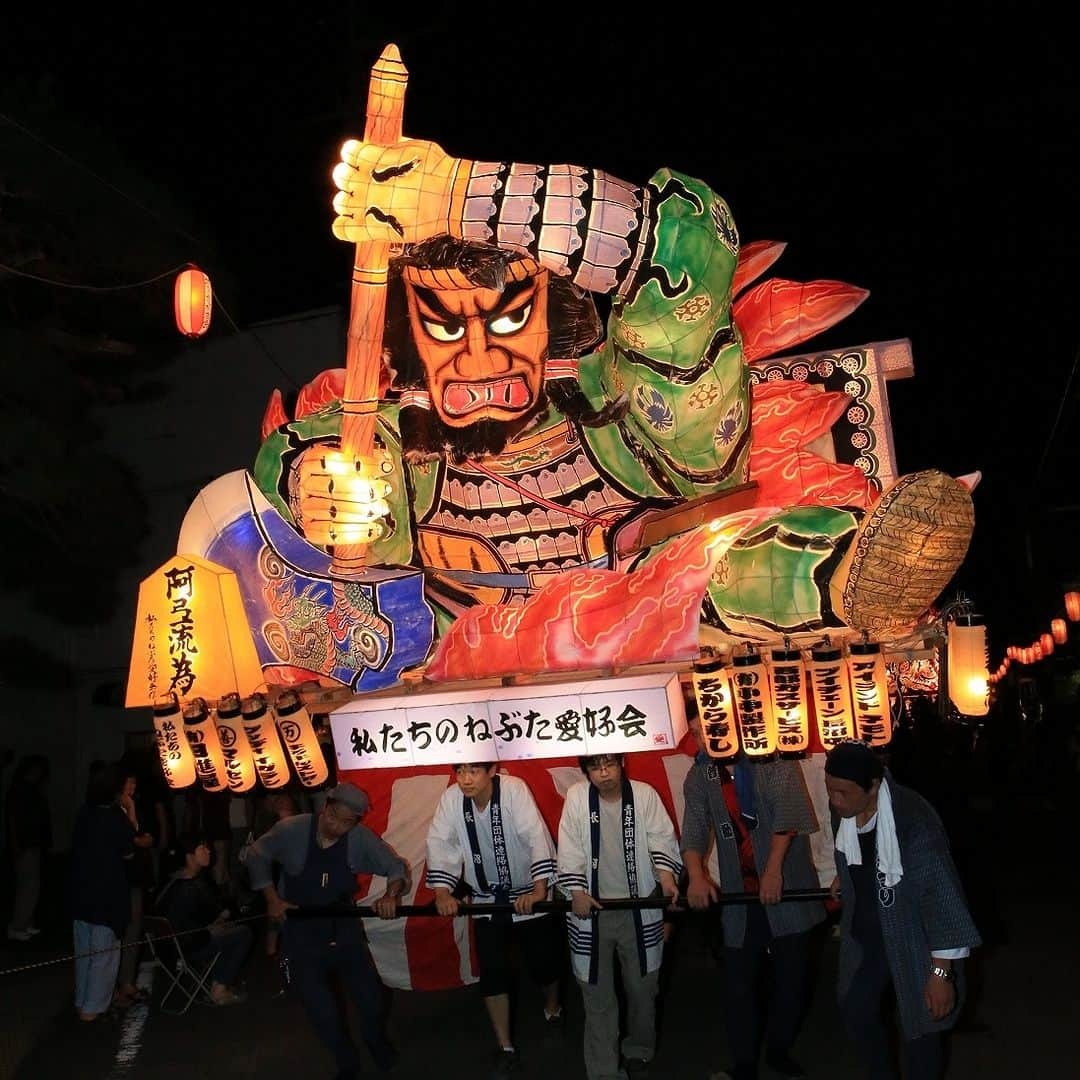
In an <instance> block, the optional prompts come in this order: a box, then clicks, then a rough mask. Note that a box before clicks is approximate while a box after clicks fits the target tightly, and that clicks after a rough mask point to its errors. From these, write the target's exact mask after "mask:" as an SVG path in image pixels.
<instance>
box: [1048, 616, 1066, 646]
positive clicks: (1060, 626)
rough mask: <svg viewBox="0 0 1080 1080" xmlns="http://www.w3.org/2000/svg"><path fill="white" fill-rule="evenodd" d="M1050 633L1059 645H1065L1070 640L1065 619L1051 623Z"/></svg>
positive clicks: (1054, 620)
mask: <svg viewBox="0 0 1080 1080" xmlns="http://www.w3.org/2000/svg"><path fill="white" fill-rule="evenodd" d="M1050 632H1051V633H1052V634H1053V635H1054V640H1055V641H1056V642H1057V643H1058V644H1059V645H1064V644H1065V642H1066V641H1068V640H1069V630H1068V627H1067V626H1066V625H1065V620H1064V619H1053V620H1051V622H1050Z"/></svg>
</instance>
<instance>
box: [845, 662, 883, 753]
mask: <svg viewBox="0 0 1080 1080" xmlns="http://www.w3.org/2000/svg"><path fill="white" fill-rule="evenodd" d="M847 667H848V674H849V675H850V676H851V701H852V705H853V707H854V711H855V732H856V737H857V738H859V739H862V741H863V742H865V743H866V744H867V745H868V746H886V745H888V743H889V741H890V740H891V739H892V715H891V713H890V712H889V676H888V672H887V671H886V670H885V657H884V656H882V655H881V646H880V645H879V644H878V643H877V642H875V641H865V642H854V643H852V644H851V645H850V646H849V648H848V659H847Z"/></svg>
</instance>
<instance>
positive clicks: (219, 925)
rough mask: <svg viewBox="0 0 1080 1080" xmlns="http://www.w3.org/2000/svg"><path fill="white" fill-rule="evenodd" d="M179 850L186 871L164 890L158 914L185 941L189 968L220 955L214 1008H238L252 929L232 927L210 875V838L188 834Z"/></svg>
mask: <svg viewBox="0 0 1080 1080" xmlns="http://www.w3.org/2000/svg"><path fill="white" fill-rule="evenodd" d="M177 850H178V853H179V854H182V855H183V857H184V865H183V866H182V867H181V868H180V869H179V870H177V872H176V873H175V874H174V875H173V877H172V879H171V880H170V881H169V882H168V884H167V885H166V886H165V887H164V889H162V891H161V894H160V896H159V897H158V909H159V910H160V912H161V914H163V915H164V916H165V917H166V918H167V919H168V920H169V922H170V923H171V924H172V928H173V930H174V932H175V933H176V934H178V935H182V936H181V938H180V948H181V949H182V950H183V952H184V956H185V957H186V958H187V959H188V961H189V962H191V963H194V964H199V963H204V962H205V961H207V960H209V959H210V957H212V956H213V955H214V954H215V953H220V955H219V956H218V958H217V961H216V962H215V964H214V970H213V981H212V983H211V985H210V997H211V1000H212V1001H213V1002H214V1004H215V1005H235V1004H237V1003H239V1002H241V1001H243V1000H244V999H245V997H246V995H245V994H243V993H241V992H239V991H237V990H236V989H235V983H236V980H237V977H238V976H239V974H240V968H241V966H242V964H243V963H244V960H245V959H246V958H247V955H248V953H249V952H250V951H251V941H252V933H251V928H250V927H248V926H239V925H237V924H236V923H231V922H229V915H230V912H229V911H228V910H227V909H226V908H225V905H224V903H223V901H222V899H221V895H220V893H219V892H218V889H217V887H216V886H215V884H214V882H213V881H212V880H211V878H210V876H209V875H208V874H207V873H205V871H206V869H207V867H209V865H210V845H209V844H208V843H207V840H206V838H205V837H204V836H202V835H200V834H198V833H185V834H183V835H182V836H180V837H179V838H178V839H177Z"/></svg>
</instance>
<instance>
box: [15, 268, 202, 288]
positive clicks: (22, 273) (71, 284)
mask: <svg viewBox="0 0 1080 1080" xmlns="http://www.w3.org/2000/svg"><path fill="white" fill-rule="evenodd" d="M190 266H191V263H181V264H180V265H179V266H174V267H172V268H171V269H169V270H165V271H163V272H162V273H160V274H155V275H154V276H153V277H151V278H146V279H145V280H144V281H132V282H130V283H129V284H127V285H80V284H79V283H78V282H76V281H59V280H57V279H56V278H47V277H42V276H41V275H40V274H31V273H29V272H27V271H26V270H17V269H16V268H15V267H14V266H8V265H7V263H0V270H4V271H6V272H7V273H9V274H15V275H16V276H17V277H24V278H29V279H30V280H31V281H40V282H41V283H42V284H44V285H57V286H59V287H60V288H62V289H82V290H84V291H86V292H120V291H121V290H123V289H141V288H142V287H143V286H144V285H153V284H154V282H155V281H160V280H161V279H162V278H167V277H169V276H170V275H172V274H175V273H178V272H179V271H180V270H187V269H188V267H190Z"/></svg>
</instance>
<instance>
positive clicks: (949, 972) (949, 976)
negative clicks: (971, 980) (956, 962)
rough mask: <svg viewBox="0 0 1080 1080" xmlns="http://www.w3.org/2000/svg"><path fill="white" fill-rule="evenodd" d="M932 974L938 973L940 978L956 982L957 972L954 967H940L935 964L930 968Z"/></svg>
mask: <svg viewBox="0 0 1080 1080" xmlns="http://www.w3.org/2000/svg"><path fill="white" fill-rule="evenodd" d="M930 974H931V975H936V976H937V977H938V978H939V979H944V980H945V981H946V982H954V981H955V980H956V972H955V971H953V969H952V968H944V967H939V966H938V965H937V964H934V965H933V967H931V968H930Z"/></svg>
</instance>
